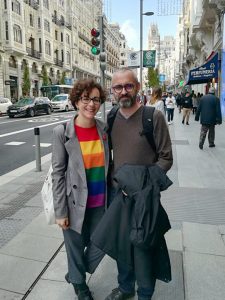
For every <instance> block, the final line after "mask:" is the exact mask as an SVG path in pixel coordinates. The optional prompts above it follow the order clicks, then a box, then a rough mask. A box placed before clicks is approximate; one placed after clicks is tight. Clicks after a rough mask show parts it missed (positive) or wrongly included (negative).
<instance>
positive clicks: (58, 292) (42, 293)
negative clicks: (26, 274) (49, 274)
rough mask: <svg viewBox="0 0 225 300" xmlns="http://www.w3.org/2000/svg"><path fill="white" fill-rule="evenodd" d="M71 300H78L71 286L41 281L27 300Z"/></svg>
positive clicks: (63, 283) (57, 282) (58, 282)
mask: <svg viewBox="0 0 225 300" xmlns="http://www.w3.org/2000/svg"><path fill="white" fill-rule="evenodd" d="M48 299H49V300H63V299H65V300H69V299H71V300H72V299H76V300H77V297H76V296H75V293H74V289H73V287H72V285H71V284H68V283H66V282H60V281H50V280H42V279H41V280H39V281H38V283H37V284H36V285H35V287H34V289H33V290H32V291H31V293H30V294H29V295H28V297H27V298H26V300H48ZM96 300H97V299H96Z"/></svg>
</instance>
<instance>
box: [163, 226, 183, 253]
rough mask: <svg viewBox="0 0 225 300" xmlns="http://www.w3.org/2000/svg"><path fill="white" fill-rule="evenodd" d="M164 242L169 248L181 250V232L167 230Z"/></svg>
mask: <svg viewBox="0 0 225 300" xmlns="http://www.w3.org/2000/svg"><path fill="white" fill-rule="evenodd" d="M165 238H166V243H167V247H168V249H169V250H174V251H180V252H182V251H183V243H182V233H181V230H174V229H171V230H169V231H168V232H167V233H166V235H165Z"/></svg>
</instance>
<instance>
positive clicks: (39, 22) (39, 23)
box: [38, 17, 41, 28]
mask: <svg viewBox="0 0 225 300" xmlns="http://www.w3.org/2000/svg"><path fill="white" fill-rule="evenodd" d="M38 28H41V18H40V17H38Z"/></svg>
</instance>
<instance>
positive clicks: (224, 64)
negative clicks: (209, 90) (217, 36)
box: [220, 20, 225, 119]
mask: <svg viewBox="0 0 225 300" xmlns="http://www.w3.org/2000/svg"><path fill="white" fill-rule="evenodd" d="M220 105H221V112H222V116H223V119H224V118H225V20H223V47H222V51H221V80H220Z"/></svg>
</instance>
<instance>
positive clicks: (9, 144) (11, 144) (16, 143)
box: [4, 142, 25, 146]
mask: <svg viewBox="0 0 225 300" xmlns="http://www.w3.org/2000/svg"><path fill="white" fill-rule="evenodd" d="M23 144H25V142H10V143H6V144H4V145H7V146H20V145H23Z"/></svg>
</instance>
